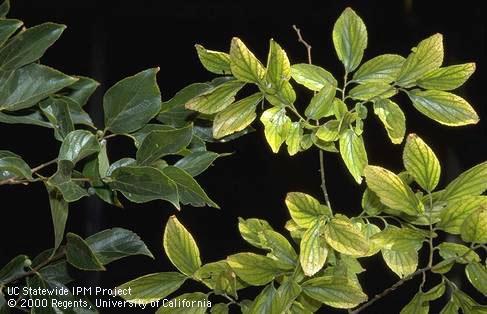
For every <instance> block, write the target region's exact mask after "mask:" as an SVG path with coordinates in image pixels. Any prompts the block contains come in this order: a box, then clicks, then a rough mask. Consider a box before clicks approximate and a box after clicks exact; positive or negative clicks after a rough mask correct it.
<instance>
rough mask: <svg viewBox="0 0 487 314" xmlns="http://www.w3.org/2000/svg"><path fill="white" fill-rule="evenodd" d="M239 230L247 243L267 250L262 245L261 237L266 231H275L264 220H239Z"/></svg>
mask: <svg viewBox="0 0 487 314" xmlns="http://www.w3.org/2000/svg"><path fill="white" fill-rule="evenodd" d="M238 230H239V231H240V234H241V235H242V238H244V240H245V241H247V242H249V243H250V244H252V245H253V246H255V247H258V248H261V249H262V248H265V246H263V243H262V237H261V236H260V235H261V234H262V233H263V232H264V231H266V230H273V229H272V227H271V225H269V223H268V222H267V221H265V220H263V219H257V218H249V219H243V218H241V217H239V218H238Z"/></svg>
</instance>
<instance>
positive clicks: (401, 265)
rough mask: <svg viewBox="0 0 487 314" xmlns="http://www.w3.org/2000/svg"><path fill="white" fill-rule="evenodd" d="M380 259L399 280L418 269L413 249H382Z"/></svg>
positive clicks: (416, 256)
mask: <svg viewBox="0 0 487 314" xmlns="http://www.w3.org/2000/svg"><path fill="white" fill-rule="evenodd" d="M381 251H382V257H383V258H384V261H385V262H386V264H387V266H389V268H390V269H391V270H392V271H393V272H394V273H396V274H397V275H398V276H399V277H400V278H404V277H406V276H407V275H410V274H412V273H414V272H415V271H416V269H417V268H418V252H416V250H414V249H410V250H403V251H396V250H388V249H382V250H381Z"/></svg>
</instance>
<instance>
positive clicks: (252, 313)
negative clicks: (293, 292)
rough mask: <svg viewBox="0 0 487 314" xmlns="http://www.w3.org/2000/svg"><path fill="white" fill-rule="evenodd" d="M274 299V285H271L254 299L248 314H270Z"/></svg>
mask: <svg viewBox="0 0 487 314" xmlns="http://www.w3.org/2000/svg"><path fill="white" fill-rule="evenodd" d="M275 298H276V288H274V284H272V283H271V284H269V285H267V286H266V287H265V288H264V289H262V291H261V292H260V293H259V295H258V296H257V297H256V298H255V300H254V302H253V303H252V307H251V308H250V310H249V311H248V314H260V313H271V311H272V303H273V300H274V299H275Z"/></svg>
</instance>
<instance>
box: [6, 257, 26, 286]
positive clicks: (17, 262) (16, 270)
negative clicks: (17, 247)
mask: <svg viewBox="0 0 487 314" xmlns="http://www.w3.org/2000/svg"><path fill="white" fill-rule="evenodd" d="M27 261H30V260H29V258H28V257H27V256H26V255H19V256H17V257H15V258H14V259H12V260H11V261H10V262H8V264H7V265H5V266H3V268H1V269H0V284H2V285H3V284H6V283H9V282H10V281H12V279H15V278H17V277H19V276H23V275H24V274H25V273H26V271H25V269H24V268H25V264H26V262H27Z"/></svg>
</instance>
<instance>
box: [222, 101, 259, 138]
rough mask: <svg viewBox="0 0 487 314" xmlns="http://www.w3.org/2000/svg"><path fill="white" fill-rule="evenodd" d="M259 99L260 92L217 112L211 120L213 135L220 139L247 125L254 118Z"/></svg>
mask: <svg viewBox="0 0 487 314" xmlns="http://www.w3.org/2000/svg"><path fill="white" fill-rule="evenodd" d="M261 100H262V94H261V93H255V94H253V95H251V96H249V97H246V98H244V99H242V100H239V101H237V102H235V103H233V104H231V105H230V106H229V107H227V108H226V109H224V110H223V111H220V112H218V113H217V115H216V116H215V119H214V121H213V137H214V138H216V139H220V138H222V137H225V136H227V135H230V134H233V133H235V132H239V131H242V130H244V129H245V128H246V127H248V126H249V125H250V124H251V123H252V122H253V121H254V120H255V118H256V114H255V109H256V107H257V105H258V104H259V102H260V101H261Z"/></svg>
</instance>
